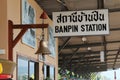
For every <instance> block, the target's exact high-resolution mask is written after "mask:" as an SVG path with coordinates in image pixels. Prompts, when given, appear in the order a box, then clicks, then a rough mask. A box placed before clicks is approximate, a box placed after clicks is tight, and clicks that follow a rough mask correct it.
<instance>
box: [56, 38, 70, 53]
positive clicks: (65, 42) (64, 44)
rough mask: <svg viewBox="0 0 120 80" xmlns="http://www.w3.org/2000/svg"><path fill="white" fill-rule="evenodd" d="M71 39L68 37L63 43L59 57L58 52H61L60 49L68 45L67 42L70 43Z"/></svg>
mask: <svg viewBox="0 0 120 80" xmlns="http://www.w3.org/2000/svg"><path fill="white" fill-rule="evenodd" d="M70 39H71V37H68V38H67V40H66V41H64V43H63V45H62V46H61V47H60V48H59V51H58V53H59V55H60V52H61V51H62V49H63V48H64V47H65V46H66V45H67V44H68V42H69V41H70Z"/></svg>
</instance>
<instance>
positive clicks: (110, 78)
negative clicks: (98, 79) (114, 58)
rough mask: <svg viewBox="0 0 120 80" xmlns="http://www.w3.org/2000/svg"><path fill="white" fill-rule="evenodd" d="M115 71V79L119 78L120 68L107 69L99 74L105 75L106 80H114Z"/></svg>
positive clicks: (118, 79) (119, 79)
mask: <svg viewBox="0 0 120 80" xmlns="http://www.w3.org/2000/svg"><path fill="white" fill-rule="evenodd" d="M115 72H116V80H120V68H119V69H116V70H108V71H105V72H101V73H100V75H101V76H104V77H106V78H107V79H108V80H115V79H114V73H115Z"/></svg>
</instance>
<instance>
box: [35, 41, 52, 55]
mask: <svg viewBox="0 0 120 80" xmlns="http://www.w3.org/2000/svg"><path fill="white" fill-rule="evenodd" d="M35 54H42V55H48V54H50V51H49V49H48V45H47V42H46V41H45V40H44V39H42V40H41V41H40V42H39V47H38V50H37V52H36V53H35Z"/></svg>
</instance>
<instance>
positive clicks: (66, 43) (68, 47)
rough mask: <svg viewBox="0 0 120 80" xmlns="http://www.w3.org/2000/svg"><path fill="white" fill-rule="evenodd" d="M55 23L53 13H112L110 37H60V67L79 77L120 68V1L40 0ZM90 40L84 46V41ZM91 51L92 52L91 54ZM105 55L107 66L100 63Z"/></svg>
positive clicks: (110, 16) (38, 1)
mask: <svg viewBox="0 0 120 80" xmlns="http://www.w3.org/2000/svg"><path fill="white" fill-rule="evenodd" d="M36 2H37V3H38V4H39V5H40V6H41V7H42V8H43V9H44V11H46V13H47V14H48V16H49V17H50V18H51V19H52V12H60V11H71V10H74V11H75V10H77V11H78V10H91V9H106V8H107V9H109V25H110V34H109V35H102V36H79V37H60V38H58V40H59V50H58V53H59V66H60V67H61V68H62V69H69V70H71V71H74V72H75V73H79V74H80V73H82V72H98V71H104V70H107V69H115V68H119V67H120V55H119V54H120V0H36ZM83 37H85V38H86V39H87V40H86V41H85V42H84V41H82V38H83ZM88 47H90V48H91V50H88ZM100 51H104V52H105V62H101V61H100Z"/></svg>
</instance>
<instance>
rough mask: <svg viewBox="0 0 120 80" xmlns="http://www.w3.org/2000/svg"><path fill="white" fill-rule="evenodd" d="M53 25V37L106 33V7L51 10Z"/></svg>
mask: <svg viewBox="0 0 120 80" xmlns="http://www.w3.org/2000/svg"><path fill="white" fill-rule="evenodd" d="M53 26H54V27H53V35H54V37H62V36H63V37H64V36H85V35H107V34H109V19H108V9H99V10H84V11H66V12H53Z"/></svg>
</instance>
